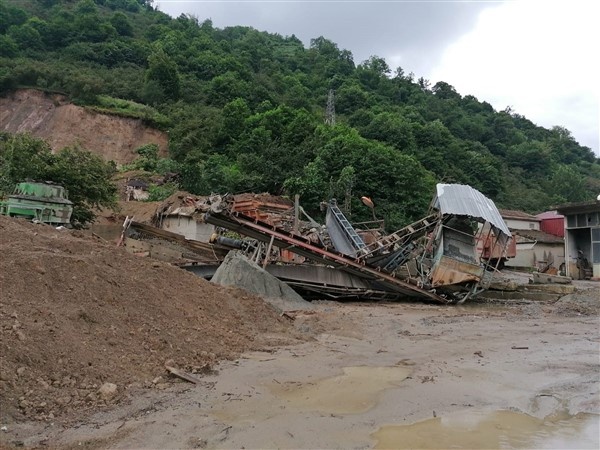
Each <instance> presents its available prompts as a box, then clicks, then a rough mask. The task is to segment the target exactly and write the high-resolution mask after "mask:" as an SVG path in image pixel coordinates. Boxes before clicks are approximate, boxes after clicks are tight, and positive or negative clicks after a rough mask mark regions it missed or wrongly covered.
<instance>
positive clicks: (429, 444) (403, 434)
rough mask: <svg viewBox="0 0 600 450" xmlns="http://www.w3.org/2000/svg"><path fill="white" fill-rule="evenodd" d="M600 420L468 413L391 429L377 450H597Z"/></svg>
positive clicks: (595, 417) (379, 433) (594, 417)
mask: <svg viewBox="0 0 600 450" xmlns="http://www.w3.org/2000/svg"><path fill="white" fill-rule="evenodd" d="M599 423H600V416H598V415H595V414H584V413H580V414H577V415H575V416H569V415H567V414H557V415H552V416H548V417H546V418H545V419H543V420H541V419H537V418H535V417H532V416H529V415H527V414H523V413H519V412H514V411H504V410H503V411H492V412H484V411H476V412H473V411H465V412H461V413H457V414H452V415H449V416H446V417H437V418H433V419H428V420H424V421H422V422H417V423H414V424H412V425H388V426H384V427H382V428H380V429H379V430H378V431H377V432H375V433H373V434H372V436H373V437H374V438H375V439H376V440H377V444H376V446H375V448H390V449H391V448H394V449H404V448H420V449H439V448H445V449H473V448H481V449H487V448H499V449H516V448H536V449H550V448H554V449H556V448H560V449H588V448H591V449H597V448H600V447H599V440H600V437H599V436H600V435H599Z"/></svg>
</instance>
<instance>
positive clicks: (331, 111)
mask: <svg viewBox="0 0 600 450" xmlns="http://www.w3.org/2000/svg"><path fill="white" fill-rule="evenodd" d="M325 123H326V124H327V125H329V126H334V125H335V99H334V96H333V89H329V94H328V95H327V108H326V109H325Z"/></svg>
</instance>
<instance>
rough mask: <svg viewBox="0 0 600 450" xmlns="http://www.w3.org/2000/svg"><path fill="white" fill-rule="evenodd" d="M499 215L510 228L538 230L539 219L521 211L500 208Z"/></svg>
mask: <svg viewBox="0 0 600 450" xmlns="http://www.w3.org/2000/svg"><path fill="white" fill-rule="evenodd" d="M498 211H500V215H501V216H502V218H503V219H504V222H506V225H507V226H508V228H510V229H511V230H539V229H540V222H541V220H540V219H538V218H537V217H536V216H532V215H531V214H527V213H526V212H523V211H515V210H512V209H500V210H498Z"/></svg>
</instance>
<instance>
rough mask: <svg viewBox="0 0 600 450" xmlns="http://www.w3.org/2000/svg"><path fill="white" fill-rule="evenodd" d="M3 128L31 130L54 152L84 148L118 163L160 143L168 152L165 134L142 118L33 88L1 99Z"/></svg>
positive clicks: (163, 150) (0, 121) (12, 131)
mask: <svg viewBox="0 0 600 450" xmlns="http://www.w3.org/2000/svg"><path fill="white" fill-rule="evenodd" d="M0 130H4V131H8V132H10V133H24V132H30V133H31V134H33V135H34V136H37V137H39V138H43V139H45V140H47V141H48V143H49V144H50V146H51V147H52V149H53V150H54V151H57V150H60V149H61V148H64V147H67V146H69V145H74V144H79V145H81V146H82V147H83V148H85V149H87V150H89V151H91V152H93V153H96V154H98V155H100V156H102V157H103V158H104V159H106V160H112V161H115V162H116V163H117V164H126V163H130V162H131V161H133V160H134V159H135V158H136V157H137V156H138V155H137V154H136V153H135V149H136V148H138V147H140V146H142V145H144V144H157V145H158V146H159V148H160V151H161V154H162V155H166V154H167V146H168V137H167V135H166V133H163V132H161V131H158V130H155V129H153V128H150V127H147V126H146V125H144V124H143V123H142V121H141V120H136V119H129V118H124V117H118V116H113V115H107V114H100V113H96V112H93V111H89V110H87V109H85V108H82V107H80V106H75V105H73V104H70V103H69V102H68V100H67V99H66V97H64V96H62V95H58V94H52V95H50V94H46V93H44V92H41V91H37V90H33V89H19V90H17V91H15V92H12V93H10V94H9V95H8V96H7V97H2V98H0Z"/></svg>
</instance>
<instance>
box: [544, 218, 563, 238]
mask: <svg viewBox="0 0 600 450" xmlns="http://www.w3.org/2000/svg"><path fill="white" fill-rule="evenodd" d="M540 229H541V230H542V231H545V232H546V233H548V234H553V235H554V236H560V237H565V219H564V218H563V217H555V218H552V219H542V221H541V222H540Z"/></svg>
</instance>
